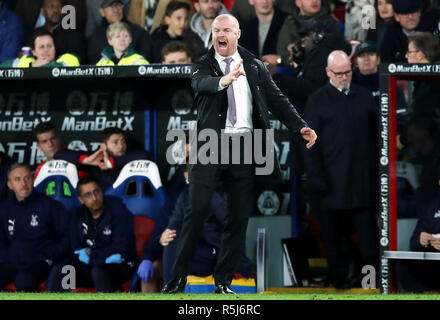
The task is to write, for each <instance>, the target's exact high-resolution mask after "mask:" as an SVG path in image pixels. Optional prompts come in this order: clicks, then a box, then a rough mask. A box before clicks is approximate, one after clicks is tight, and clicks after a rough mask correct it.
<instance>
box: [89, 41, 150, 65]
mask: <svg viewBox="0 0 440 320" xmlns="http://www.w3.org/2000/svg"><path fill="white" fill-rule="evenodd" d="M101 55H102V58H101V60H99V61H98V63H97V64H96V65H97V66H114V65H118V66H139V65H145V64H149V62H148V60H147V59H145V58H144V57H143V56H141V55H140V54H138V53H136V52H135V51H134V49H133V47H132V46H131V45H130V46H128V48H127V51H126V52H125V53H124V54H123V56H122V57H121V58H120V59H118V58H117V57H116V55H115V51H114V50H113V47H112V46H106V47H105V48H104V50H103V51H102V53H101Z"/></svg>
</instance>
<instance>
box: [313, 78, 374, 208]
mask: <svg viewBox="0 0 440 320" xmlns="http://www.w3.org/2000/svg"><path fill="white" fill-rule="evenodd" d="M304 117H305V119H306V120H307V122H308V123H309V125H310V126H311V127H312V128H313V129H314V130H315V131H316V134H317V135H318V137H319V139H318V140H317V141H316V145H315V146H314V147H313V148H311V149H307V150H305V151H304V157H305V159H304V161H305V164H306V168H307V178H308V183H309V185H310V187H311V189H312V190H313V191H315V192H317V193H319V194H320V195H321V209H322V210H325V211H330V210H344V209H358V208H368V207H372V206H373V202H374V200H375V193H374V190H376V189H377V185H376V177H377V172H376V170H377V164H376V162H377V150H378V147H377V139H378V138H377V131H378V129H377V123H378V106H377V105H376V103H375V101H374V98H373V96H372V95H371V93H370V91H369V90H367V89H365V88H362V87H360V86H358V85H356V84H353V83H352V84H351V87H350V93H349V94H348V95H347V96H346V95H344V94H343V93H341V92H339V90H338V89H336V88H335V87H334V86H332V85H331V84H330V83H329V82H328V83H327V84H326V85H325V86H323V87H322V88H320V89H319V90H318V91H316V92H315V93H314V94H312V95H311V96H310V98H309V100H308V101H307V106H306V109H305V116H304Z"/></svg>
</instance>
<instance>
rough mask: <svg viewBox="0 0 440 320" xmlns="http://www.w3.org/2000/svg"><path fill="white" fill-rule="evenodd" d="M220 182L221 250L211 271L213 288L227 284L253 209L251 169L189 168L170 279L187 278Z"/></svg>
mask: <svg viewBox="0 0 440 320" xmlns="http://www.w3.org/2000/svg"><path fill="white" fill-rule="evenodd" d="M219 180H222V181H223V182H224V191H225V193H226V195H227V198H226V217H225V221H224V226H223V234H222V242H221V250H220V252H219V255H218V260H217V264H216V268H215V270H214V279H215V284H228V285H229V284H230V283H231V281H232V278H233V276H234V273H235V272H236V270H237V267H238V264H239V262H240V259H241V257H242V255H243V252H244V250H245V242H246V229H247V224H248V220H249V216H250V215H251V214H252V212H253V211H254V206H255V168H254V166H253V165H244V164H228V165H221V164H219V165H200V164H194V165H191V166H190V168H189V181H190V185H189V205H188V207H187V211H186V214H185V218H184V221H183V226H182V231H181V234H180V237H179V242H178V245H177V253H176V261H175V263H174V266H173V270H172V277H173V278H176V277H184V276H186V275H187V274H188V268H189V264H190V262H191V261H192V258H193V256H194V252H195V250H196V247H197V244H198V242H199V238H200V234H201V232H200V231H201V230H202V228H203V223H204V220H205V218H206V217H207V216H208V213H209V211H210V208H211V198H212V194H213V191H214V189H215V187H216V185H217V183H218V181H219Z"/></svg>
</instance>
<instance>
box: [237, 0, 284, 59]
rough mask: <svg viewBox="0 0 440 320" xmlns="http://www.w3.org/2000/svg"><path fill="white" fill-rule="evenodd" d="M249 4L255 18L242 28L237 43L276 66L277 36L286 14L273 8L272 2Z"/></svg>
mask: <svg viewBox="0 0 440 320" xmlns="http://www.w3.org/2000/svg"><path fill="white" fill-rule="evenodd" d="M249 2H250V3H251V4H252V5H253V7H254V9H255V14H256V16H257V17H256V18H255V19H252V20H251V21H249V22H248V23H246V24H245V25H244V26H243V27H242V33H241V37H240V40H239V43H240V45H241V46H243V47H245V48H246V49H248V50H249V51H250V52H252V53H253V54H255V55H256V56H258V57H261V59H262V60H263V61H266V62H268V63H271V64H274V65H277V64H278V59H279V58H280V56H279V55H278V54H277V41H278V34H279V32H280V29H281V26H282V25H283V23H284V20H285V19H286V17H287V13H285V12H282V11H280V10H278V9H277V8H275V7H274V6H273V4H274V0H249Z"/></svg>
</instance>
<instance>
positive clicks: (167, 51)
mask: <svg viewBox="0 0 440 320" xmlns="http://www.w3.org/2000/svg"><path fill="white" fill-rule="evenodd" d="M191 61H192V59H191V55H190V53H189V51H188V48H187V46H186V45H185V43H183V42H181V41H171V42H168V43H167V44H166V45H165V46H164V47H163V49H162V63H163V64H175V63H191Z"/></svg>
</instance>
